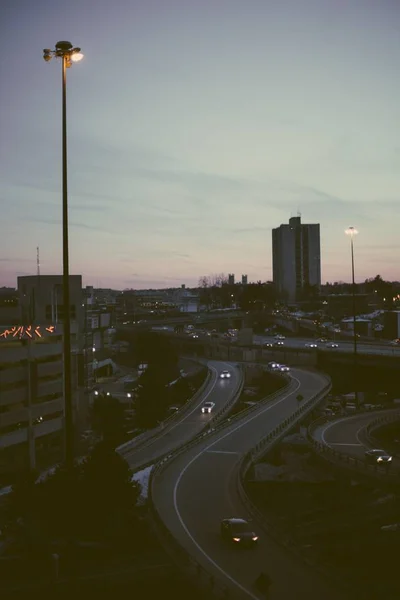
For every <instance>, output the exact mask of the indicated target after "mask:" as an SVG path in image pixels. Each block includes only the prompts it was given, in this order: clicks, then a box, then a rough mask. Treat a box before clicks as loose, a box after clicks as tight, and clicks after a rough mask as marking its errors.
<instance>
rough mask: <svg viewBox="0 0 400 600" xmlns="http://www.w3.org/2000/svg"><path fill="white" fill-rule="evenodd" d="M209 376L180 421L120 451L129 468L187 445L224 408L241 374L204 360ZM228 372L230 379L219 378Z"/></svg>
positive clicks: (228, 367) (239, 380) (230, 367)
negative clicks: (207, 407)
mask: <svg viewBox="0 0 400 600" xmlns="http://www.w3.org/2000/svg"><path fill="white" fill-rule="evenodd" d="M208 366H209V368H210V369H211V372H212V377H211V381H210V383H209V384H208V386H207V388H206V389H205V390H204V393H203V394H201V397H200V398H199V400H198V401H197V402H195V403H193V404H191V405H190V407H189V408H188V410H187V411H184V413H183V414H182V417H181V418H178V419H177V420H175V419H174V420H173V422H172V423H171V424H170V425H169V426H168V427H167V428H166V430H165V432H164V433H162V434H161V435H159V436H156V437H154V438H151V439H150V440H149V441H148V442H145V443H144V444H141V445H140V446H139V447H133V448H132V449H130V450H125V451H124V452H123V457H124V458H125V460H126V461H127V462H128V464H129V466H130V467H131V469H133V470H135V469H137V468H138V467H140V466H141V465H144V464H146V463H150V462H151V461H154V462H156V461H157V460H158V458H160V457H161V456H162V455H164V454H165V453H166V452H172V450H174V449H175V448H177V447H178V446H179V445H181V444H183V443H185V442H188V441H189V440H190V439H191V438H193V437H194V436H196V435H197V434H198V433H200V431H201V430H202V429H203V428H204V427H205V426H206V425H207V423H209V422H210V421H211V420H212V419H213V417H215V416H216V415H217V414H218V412H219V411H220V410H221V409H222V408H224V406H225V404H227V403H228V402H229V401H230V400H231V398H232V395H233V394H234V393H235V391H236V390H237V388H238V386H239V384H240V382H241V378H242V375H241V371H240V369H239V368H238V367H237V366H236V363H235V364H231V363H227V362H222V361H215V360H213V361H208ZM225 369H228V370H229V371H230V372H231V375H232V376H231V378H230V379H220V378H219V375H220V373H221V371H223V370H225ZM206 401H207V402H214V403H215V407H214V409H213V411H212V412H211V413H210V414H202V412H201V406H202V405H203V404H204V402H206Z"/></svg>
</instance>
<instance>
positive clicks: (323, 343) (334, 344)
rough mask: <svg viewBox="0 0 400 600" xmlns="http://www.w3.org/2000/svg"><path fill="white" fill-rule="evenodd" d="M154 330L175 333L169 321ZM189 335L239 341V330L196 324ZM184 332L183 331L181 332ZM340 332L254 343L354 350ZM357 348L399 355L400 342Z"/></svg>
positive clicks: (263, 339) (263, 338) (256, 336)
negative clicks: (225, 329)
mask: <svg viewBox="0 0 400 600" xmlns="http://www.w3.org/2000/svg"><path fill="white" fill-rule="evenodd" d="M153 330H154V331H159V332H164V333H170V334H172V333H174V327H173V326H171V325H169V326H167V325H165V326H162V327H161V326H160V327H157V326H155V327H153ZM185 333H186V334H187V336H188V337H190V338H191V339H193V340H199V341H200V340H202V339H203V340H204V339H207V338H210V337H211V338H214V339H220V340H225V341H229V342H230V343H233V344H234V343H235V342H236V341H237V331H236V330H230V331H226V332H224V333H220V332H216V331H215V330H212V331H209V330H207V329H202V328H195V327H194V326H193V327H191V328H190V329H187V330H186V332H185ZM180 335H182V333H181V334H180ZM337 338H338V336H337V335H335V333H333V334H332V336H330V337H325V338H324V337H320V336H313V335H312V333H311V332H310V336H307V337H304V336H301V337H297V336H293V335H289V334H287V335H282V334H274V333H271V334H268V335H267V334H264V335H259V334H254V335H253V345H255V346H264V347H265V348H272V349H273V348H275V347H277V348H278V347H279V348H281V349H284V348H291V349H296V350H303V351H309V352H312V351H314V352H315V351H323V352H333V351H334V352H353V351H354V340H353V339H352V338H347V339H345V340H343V339H340V340H339V339H337ZM357 352H358V353H359V354H378V355H388V356H400V344H394V343H392V342H389V341H387V342H386V341H382V340H371V341H368V342H367V341H365V340H358V341H357Z"/></svg>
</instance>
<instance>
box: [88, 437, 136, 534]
mask: <svg viewBox="0 0 400 600" xmlns="http://www.w3.org/2000/svg"><path fill="white" fill-rule="evenodd" d="M140 490H141V487H140V484H138V483H137V482H135V481H132V472H131V470H130V468H129V466H128V463H127V462H126V461H125V460H124V459H123V458H122V456H120V455H119V454H118V452H116V451H115V450H114V449H112V448H110V446H108V445H107V444H104V443H100V444H98V445H97V446H96V447H95V448H94V450H93V451H92V453H91V455H90V456H89V457H88V458H87V459H86V461H85V462H84V464H83V467H82V485H81V493H80V500H81V510H82V512H83V514H85V517H86V531H87V534H88V535H90V539H93V538H96V537H100V538H104V536H105V537H106V538H110V537H112V538H115V537H120V536H121V535H123V532H124V528H126V527H127V525H128V521H130V520H132V517H133V515H134V508H135V505H136V503H137V500H138V497H139V495H140ZM100 523H101V531H99V524H100Z"/></svg>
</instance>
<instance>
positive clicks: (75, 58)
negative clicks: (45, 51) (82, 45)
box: [71, 52, 83, 62]
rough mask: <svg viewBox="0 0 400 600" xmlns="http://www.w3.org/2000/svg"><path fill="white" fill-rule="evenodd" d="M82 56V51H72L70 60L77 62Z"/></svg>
mask: <svg viewBox="0 0 400 600" xmlns="http://www.w3.org/2000/svg"><path fill="white" fill-rule="evenodd" d="M82 58H83V54H82V52H74V53H73V54H71V60H72V62H79V61H80V60H82Z"/></svg>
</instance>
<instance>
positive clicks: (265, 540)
mask: <svg viewBox="0 0 400 600" xmlns="http://www.w3.org/2000/svg"><path fill="white" fill-rule="evenodd" d="M326 382H327V380H326V378H325V377H324V376H323V375H322V374H318V373H315V372H307V371H303V370H299V369H293V370H292V371H291V382H290V385H289V387H288V388H286V390H285V391H284V392H282V393H281V394H279V395H278V396H277V397H276V398H275V399H274V400H272V401H271V402H270V403H268V404H266V405H265V404H261V405H260V406H259V407H258V408H257V409H256V410H255V411H254V412H251V413H249V414H247V415H246V414H245V415H244V416H243V417H242V418H241V419H239V420H238V421H234V422H232V424H231V425H229V424H228V425H227V426H226V427H225V428H224V429H222V430H221V431H217V432H215V433H214V434H210V435H209V436H207V437H206V438H205V439H204V441H202V442H200V443H199V444H196V445H195V446H193V447H191V448H189V449H188V450H187V451H186V452H184V453H182V454H180V455H178V456H177V457H176V458H175V459H174V460H173V461H171V463H170V464H168V463H167V466H166V467H165V470H163V472H162V476H160V477H157V476H156V477H155V478H154V480H153V487H152V501H153V503H154V505H155V507H156V510H157V511H158V513H159V515H160V517H161V519H162V520H163V522H164V523H165V525H166V526H167V528H168V529H169V531H171V533H172V534H173V536H174V537H175V538H176V539H177V540H178V541H179V543H180V544H181V545H182V546H183V547H184V548H185V549H186V550H187V551H188V553H189V554H191V555H193V556H195V558H196V560H197V561H198V562H199V563H200V564H202V565H203V566H204V568H205V569H207V570H208V571H209V572H211V573H213V575H214V576H216V577H218V578H221V577H222V578H224V580H225V582H226V584H227V585H228V587H229V588H230V589H232V590H233V591H234V592H236V593H239V596H241V597H243V598H245V597H246V598H258V597H259V596H258V595H257V592H256V591H255V590H254V586H253V584H254V581H255V580H256V579H257V577H259V575H260V573H261V572H263V571H265V570H267V572H269V573H272V574H273V577H274V598H276V599H277V600H283V599H285V600H286V599H287V598H296V599H303V598H304V600H305V599H306V598H307V599H309V598H315V597H318V598H324V599H327V600H329V599H332V600H333V598H338V597H339V596H338V593H337V591H336V590H333V589H331V586H330V585H328V584H327V583H326V582H325V581H324V580H322V579H320V578H319V576H318V575H317V574H316V573H315V572H313V571H312V570H311V569H308V568H306V567H305V565H304V564H302V563H301V564H299V562H298V560H297V559H295V558H294V557H293V556H292V555H291V554H290V553H288V552H287V550H284V549H283V548H282V547H281V546H280V545H277V544H276V543H275V542H273V541H272V540H271V538H270V537H269V536H268V531H264V530H263V529H262V527H260V525H259V524H257V523H252V524H251V525H250V523H251V521H249V515H248V514H247V511H246V509H245V508H244V506H243V503H242V501H241V499H240V497H239V494H238V488H237V478H238V467H239V463H240V460H241V458H242V456H243V454H244V453H245V452H247V451H248V450H250V449H251V448H252V447H254V446H255V445H256V444H257V443H258V441H259V440H261V439H262V438H263V437H264V436H265V435H266V434H267V433H268V432H269V431H272V430H273V429H274V428H275V427H276V426H277V425H279V424H280V423H281V422H282V421H283V420H285V419H287V418H288V417H289V416H290V415H291V414H292V413H294V412H295V411H296V409H297V408H298V399H297V396H298V391H299V389H300V388H301V391H302V395H304V396H305V397H306V398H308V397H311V396H313V395H315V394H316V393H317V392H318V391H319V390H321V389H322V388H323V387H324V386H325V385H326ZM232 519H234V521H233V522H234V523H235V524H236V526H237V527H238V524H237V523H238V520H241V521H240V523H241V526H240V527H239V529H241V531H242V534H243V535H244V537H245V538H246V540H247V541H257V544H254V548H251V549H250V548H249V552H248V553H247V552H245V551H244V552H241V551H240V548H239V547H238V548H236V547H235V545H238V546H240V545H241V543H240V541H241V539H242V537H241V534H240V533H239V532H237V534H235V535H233V533H234V532H233V530H232V532H233V533H232V532H231V533H229V532H227V533H226V534H223V533H222V527H223V523H224V522H225V521H226V520H228V521H229V522H230V523H232ZM243 520H244V521H245V523H243ZM229 531H230V530H229ZM229 536H230V538H231V540H233V541H232V544H227V543H226V540H227V538H229ZM234 538H236V539H239V542H236V541H235V539H234ZM249 538H251V540H250V539H249ZM252 538H257V540H253V539H252ZM250 550H251V552H250ZM340 597H341V598H344V596H343V594H341V595H340Z"/></svg>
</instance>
